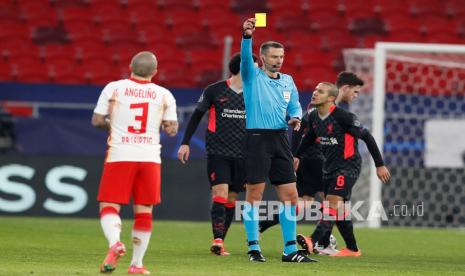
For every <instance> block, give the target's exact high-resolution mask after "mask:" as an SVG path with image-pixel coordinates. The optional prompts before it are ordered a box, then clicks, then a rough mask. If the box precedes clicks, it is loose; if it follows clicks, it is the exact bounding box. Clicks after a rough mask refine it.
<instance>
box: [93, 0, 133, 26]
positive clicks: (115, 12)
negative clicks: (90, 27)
mask: <svg viewBox="0 0 465 276" xmlns="http://www.w3.org/2000/svg"><path fill="white" fill-rule="evenodd" d="M104 2H105V3H107V4H105V5H98V6H92V8H91V9H90V13H91V14H92V20H93V22H95V23H96V24H102V25H104V24H105V22H109V21H112V20H114V19H119V20H120V21H122V22H123V21H125V22H128V24H129V22H130V20H129V14H128V13H127V10H124V9H122V8H121V6H120V5H119V4H116V3H115V2H113V1H104Z"/></svg>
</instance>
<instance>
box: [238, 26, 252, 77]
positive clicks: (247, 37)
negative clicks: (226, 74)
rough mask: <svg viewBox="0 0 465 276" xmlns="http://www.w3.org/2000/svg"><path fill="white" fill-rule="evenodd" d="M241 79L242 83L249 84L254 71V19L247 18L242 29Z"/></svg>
mask: <svg viewBox="0 0 465 276" xmlns="http://www.w3.org/2000/svg"><path fill="white" fill-rule="evenodd" d="M242 30H243V32H242V44H241V77H242V81H243V82H250V81H251V79H252V76H253V72H254V70H255V65H254V61H253V58H252V33H253V32H254V31H255V18H249V19H247V20H246V21H245V22H244V25H243V27H242Z"/></svg>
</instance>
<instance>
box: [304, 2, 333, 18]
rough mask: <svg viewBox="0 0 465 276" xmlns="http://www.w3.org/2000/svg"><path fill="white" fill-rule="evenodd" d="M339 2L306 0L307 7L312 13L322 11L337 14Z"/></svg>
mask: <svg viewBox="0 0 465 276" xmlns="http://www.w3.org/2000/svg"><path fill="white" fill-rule="evenodd" d="M339 2H340V1H339V0H325V1H308V9H309V12H310V13H311V14H312V15H315V14H318V13H320V12H323V13H329V14H332V15H333V16H338V12H339V4H340V3H339ZM328 19H329V18H328Z"/></svg>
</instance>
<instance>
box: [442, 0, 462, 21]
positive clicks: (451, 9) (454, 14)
mask: <svg viewBox="0 0 465 276" xmlns="http://www.w3.org/2000/svg"><path fill="white" fill-rule="evenodd" d="M444 13H445V15H447V16H448V17H450V18H457V19H459V18H464V17H465V5H464V4H463V1H462V0H449V1H445V3H444Z"/></svg>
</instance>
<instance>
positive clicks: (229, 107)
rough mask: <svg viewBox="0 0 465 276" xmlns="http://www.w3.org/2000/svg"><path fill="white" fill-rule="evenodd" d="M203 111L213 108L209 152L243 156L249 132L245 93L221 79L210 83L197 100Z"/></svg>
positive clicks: (207, 139) (209, 120)
mask: <svg viewBox="0 0 465 276" xmlns="http://www.w3.org/2000/svg"><path fill="white" fill-rule="evenodd" d="M197 109H198V110H200V111H203V112H205V111H207V110H208V111H209V118H208V130H207V137H206V148H207V153H208V154H212V155H221V156H228V157H235V158H242V157H243V155H242V148H243V138H244V134H245V106H244V97H243V95H242V93H238V92H236V91H234V90H232V89H231V88H230V87H229V82H228V81H227V80H226V81H220V82H217V83H214V84H212V85H209V86H208V87H207V88H205V90H204V91H203V93H202V96H200V99H199V102H198V104H197Z"/></svg>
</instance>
